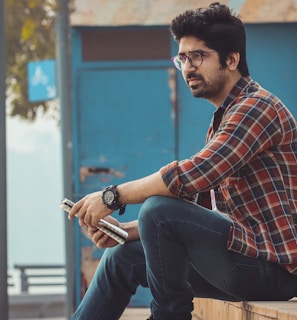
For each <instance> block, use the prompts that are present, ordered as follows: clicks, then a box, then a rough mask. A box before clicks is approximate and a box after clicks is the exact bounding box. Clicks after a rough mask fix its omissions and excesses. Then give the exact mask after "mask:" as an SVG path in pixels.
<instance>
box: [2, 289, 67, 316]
mask: <svg viewBox="0 0 297 320" xmlns="http://www.w3.org/2000/svg"><path fill="white" fill-rule="evenodd" d="M65 312H66V296H65V294H38V295H34V294H21V295H15V296H14V295H12V296H9V318H10V319H26V318H27V319H28V318H47V317H48V318H50V317H52V318H53V317H62V316H64V315H65ZM0 318H1V317H0Z"/></svg>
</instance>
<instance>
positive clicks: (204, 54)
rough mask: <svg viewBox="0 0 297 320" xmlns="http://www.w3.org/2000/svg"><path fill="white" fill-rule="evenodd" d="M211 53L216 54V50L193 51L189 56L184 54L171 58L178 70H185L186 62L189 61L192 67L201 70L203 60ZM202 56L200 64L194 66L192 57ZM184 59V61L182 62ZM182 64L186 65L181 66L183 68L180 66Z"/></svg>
mask: <svg viewBox="0 0 297 320" xmlns="http://www.w3.org/2000/svg"><path fill="white" fill-rule="evenodd" d="M211 52H214V50H212V51H202V50H196V51H192V52H190V53H189V54H183V55H176V56H174V57H172V58H171V61H172V62H173V64H174V66H175V68H176V69H177V70H183V69H184V68H183V66H185V64H186V61H187V60H188V61H189V63H190V65H191V66H192V67H194V68H199V67H200V66H201V65H202V63H203V58H204V57H205V56H206V55H207V54H208V53H211ZM193 54H194V55H200V58H201V61H200V63H199V64H193V61H192V58H191V55H193ZM181 59H182V60H181ZM178 61H179V62H180V63H182V62H183V63H184V64H182V65H181V67H180V66H179V62H178Z"/></svg>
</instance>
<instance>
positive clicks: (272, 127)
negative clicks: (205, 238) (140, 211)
mask: <svg viewBox="0 0 297 320" xmlns="http://www.w3.org/2000/svg"><path fill="white" fill-rule="evenodd" d="M160 171H161V174H162V176H163V180H164V182H165V183H166V185H167V186H168V188H169V190H170V191H171V192H172V193H174V194H175V195H176V196H178V197H180V198H192V199H194V198H195V197H196V195H197V193H198V194H199V195H200V196H201V198H202V199H203V203H205V195H206V196H207V197H208V194H209V190H211V189H214V190H215V194H216V204H217V208H218V210H220V211H222V212H225V213H228V214H229V216H230V219H231V220H232V221H233V228H232V230H231V232H230V238H229V242H228V248H229V249H230V250H234V251H236V252H240V253H242V254H244V255H247V256H251V257H259V258H263V259H266V260H268V261H272V262H276V263H279V264H282V265H283V266H284V267H285V268H286V269H287V270H288V271H290V272H292V273H295V274H297V126H296V121H295V119H294V118H293V116H292V114H291V113H290V112H289V110H288V109H287V108H286V107H285V106H284V104H283V103H282V102H281V101H280V100H279V99H278V98H277V97H276V96H274V95H272V94H271V93H270V92H268V91H267V90H265V89H263V88H262V87H261V86H260V85H259V84H258V83H256V82H254V81H253V80H252V79H251V78H250V77H245V78H242V79H241V80H240V81H239V82H238V83H237V85H236V86H235V87H234V88H233V89H232V91H231V93H230V94H229V95H228V97H227V98H226V100H225V102H224V103H223V104H222V105H221V106H220V108H218V109H217V111H216V112H215V113H214V116H213V120H212V122H211V125H210V127H209V130H208V134H207V140H206V145H205V147H204V148H203V149H202V150H200V151H199V152H197V153H196V154H195V155H193V156H192V157H191V158H190V159H185V160H183V161H174V162H172V163H170V164H168V165H167V166H165V167H163V168H162V169H161V170H160ZM199 203H200V204H202V201H201V202H199Z"/></svg>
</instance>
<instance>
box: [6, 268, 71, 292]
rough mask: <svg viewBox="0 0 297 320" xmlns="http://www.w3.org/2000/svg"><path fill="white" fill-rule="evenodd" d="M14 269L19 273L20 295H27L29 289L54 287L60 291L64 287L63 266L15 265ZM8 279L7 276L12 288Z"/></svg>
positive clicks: (64, 275) (64, 272)
mask: <svg viewBox="0 0 297 320" xmlns="http://www.w3.org/2000/svg"><path fill="white" fill-rule="evenodd" d="M14 268H15V269H16V270H18V271H19V272H20V280H21V281H20V282H21V285H20V290H21V293H28V292H29V290H30V288H31V287H49V286H55V287H58V288H61V289H62V288H63V289H65V287H66V271H65V266H64V265H59V264H57V265H29V264H28V265H27V264H16V265H15V266H14ZM9 278H10V277H9V276H8V284H9V286H12V284H11V282H10V281H9Z"/></svg>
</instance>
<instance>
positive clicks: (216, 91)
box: [186, 67, 226, 100]
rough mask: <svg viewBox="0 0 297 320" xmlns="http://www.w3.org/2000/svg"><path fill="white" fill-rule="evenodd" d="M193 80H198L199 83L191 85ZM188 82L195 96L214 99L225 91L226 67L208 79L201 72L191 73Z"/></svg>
mask: <svg viewBox="0 0 297 320" xmlns="http://www.w3.org/2000/svg"><path fill="white" fill-rule="evenodd" d="M191 80H197V81H198V83H197V84H193V85H191V84H189V81H191ZM186 82H187V85H188V87H189V88H190V90H191V92H192V95H193V96H194V97H196V98H204V99H207V100H212V99H214V98H216V97H217V96H219V95H220V94H221V92H222V91H223V88H224V86H225V84H226V77H225V72H224V69H223V68H222V67H221V68H220V69H218V70H217V72H216V74H215V75H214V76H212V77H210V78H208V79H205V77H204V76H203V75H201V74H199V73H195V72H192V73H189V74H188V75H187V78H186Z"/></svg>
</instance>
